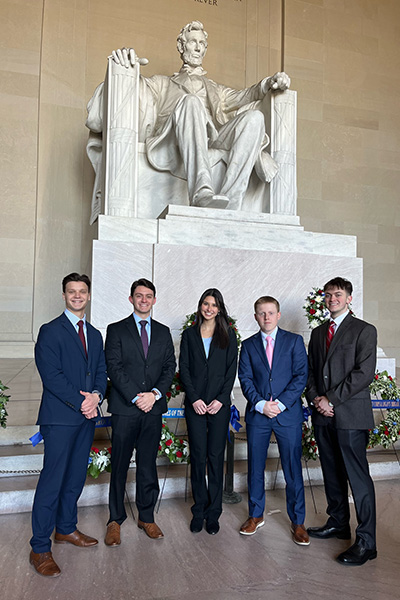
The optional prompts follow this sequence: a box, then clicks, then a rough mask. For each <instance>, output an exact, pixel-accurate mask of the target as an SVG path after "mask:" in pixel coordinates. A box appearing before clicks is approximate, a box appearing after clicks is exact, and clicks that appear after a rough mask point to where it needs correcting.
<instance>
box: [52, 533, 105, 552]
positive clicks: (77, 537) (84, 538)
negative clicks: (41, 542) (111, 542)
mask: <svg viewBox="0 0 400 600" xmlns="http://www.w3.org/2000/svg"><path fill="white" fill-rule="evenodd" d="M54 541H55V542H56V544H73V545H74V546H80V547H81V548H88V547H89V546H95V545H96V544H98V543H99V542H98V541H97V540H95V539H94V538H92V537H90V536H89V535H86V534H85V533H81V532H80V531H79V529H75V531H73V532H72V533H69V534H68V535H63V534H62V533H57V532H56V534H55V536H54Z"/></svg>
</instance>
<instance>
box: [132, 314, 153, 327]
mask: <svg viewBox="0 0 400 600" xmlns="http://www.w3.org/2000/svg"><path fill="white" fill-rule="evenodd" d="M133 318H134V319H135V322H136V324H137V325H138V324H139V323H140V321H146V322H147V323H148V324H149V325H150V315H149V316H148V317H147V319H142V318H141V317H139V315H137V314H136V313H135V312H133Z"/></svg>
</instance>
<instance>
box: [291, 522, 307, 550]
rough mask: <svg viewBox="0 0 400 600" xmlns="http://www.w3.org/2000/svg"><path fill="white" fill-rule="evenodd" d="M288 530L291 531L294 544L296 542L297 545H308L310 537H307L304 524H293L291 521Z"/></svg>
mask: <svg viewBox="0 0 400 600" xmlns="http://www.w3.org/2000/svg"><path fill="white" fill-rule="evenodd" d="M290 531H291V532H292V537H293V541H294V543H295V544H298V545H299V546H309V545H310V538H309V537H308V533H307V530H306V528H305V527H304V525H295V524H294V523H292V524H291V526H290Z"/></svg>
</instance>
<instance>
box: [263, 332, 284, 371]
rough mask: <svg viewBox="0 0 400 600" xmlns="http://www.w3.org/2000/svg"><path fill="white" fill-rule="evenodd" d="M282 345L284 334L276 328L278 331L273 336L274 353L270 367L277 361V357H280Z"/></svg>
mask: <svg viewBox="0 0 400 600" xmlns="http://www.w3.org/2000/svg"><path fill="white" fill-rule="evenodd" d="M284 345H285V334H284V332H283V331H282V330H281V329H279V327H278V331H277V332H276V336H275V346H274V353H273V355H272V366H274V365H275V364H276V363H277V362H278V361H279V355H280V353H281V351H282V347H283V346H284ZM267 362H268V361H267Z"/></svg>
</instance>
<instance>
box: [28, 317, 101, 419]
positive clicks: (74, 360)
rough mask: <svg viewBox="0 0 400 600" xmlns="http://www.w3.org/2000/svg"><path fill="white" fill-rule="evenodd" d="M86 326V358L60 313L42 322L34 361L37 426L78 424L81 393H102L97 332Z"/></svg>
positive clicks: (99, 345) (99, 336) (98, 333)
mask: <svg viewBox="0 0 400 600" xmlns="http://www.w3.org/2000/svg"><path fill="white" fill-rule="evenodd" d="M86 325H87V346H88V358H86V356H85V352H84V350H83V346H82V342H81V340H80V338H79V335H78V333H77V332H76V329H75V328H74V326H73V325H72V323H71V321H70V320H69V319H68V317H67V316H66V315H65V314H64V313H63V314H62V315H60V316H59V317H57V318H56V319H54V320H53V321H50V323H46V324H45V325H42V327H41V328H40V331H39V335H38V339H37V342H36V346H35V361H36V366H37V369H38V371H39V374H40V377H41V379H42V384H43V393H42V402H41V405H40V409H39V416H38V420H37V423H36V424H37V425H79V424H81V423H82V422H83V421H85V420H86V417H84V415H83V414H82V413H81V410H80V408H81V404H82V402H83V401H84V399H85V398H84V396H82V394H80V390H82V391H83V392H92V391H93V390H98V391H99V392H101V394H103V395H104V394H105V391H106V386H107V374H106V362H105V358H104V351H103V338H102V336H101V333H100V332H99V331H98V330H97V329H95V328H94V327H92V325H90V323H88V322H86Z"/></svg>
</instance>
